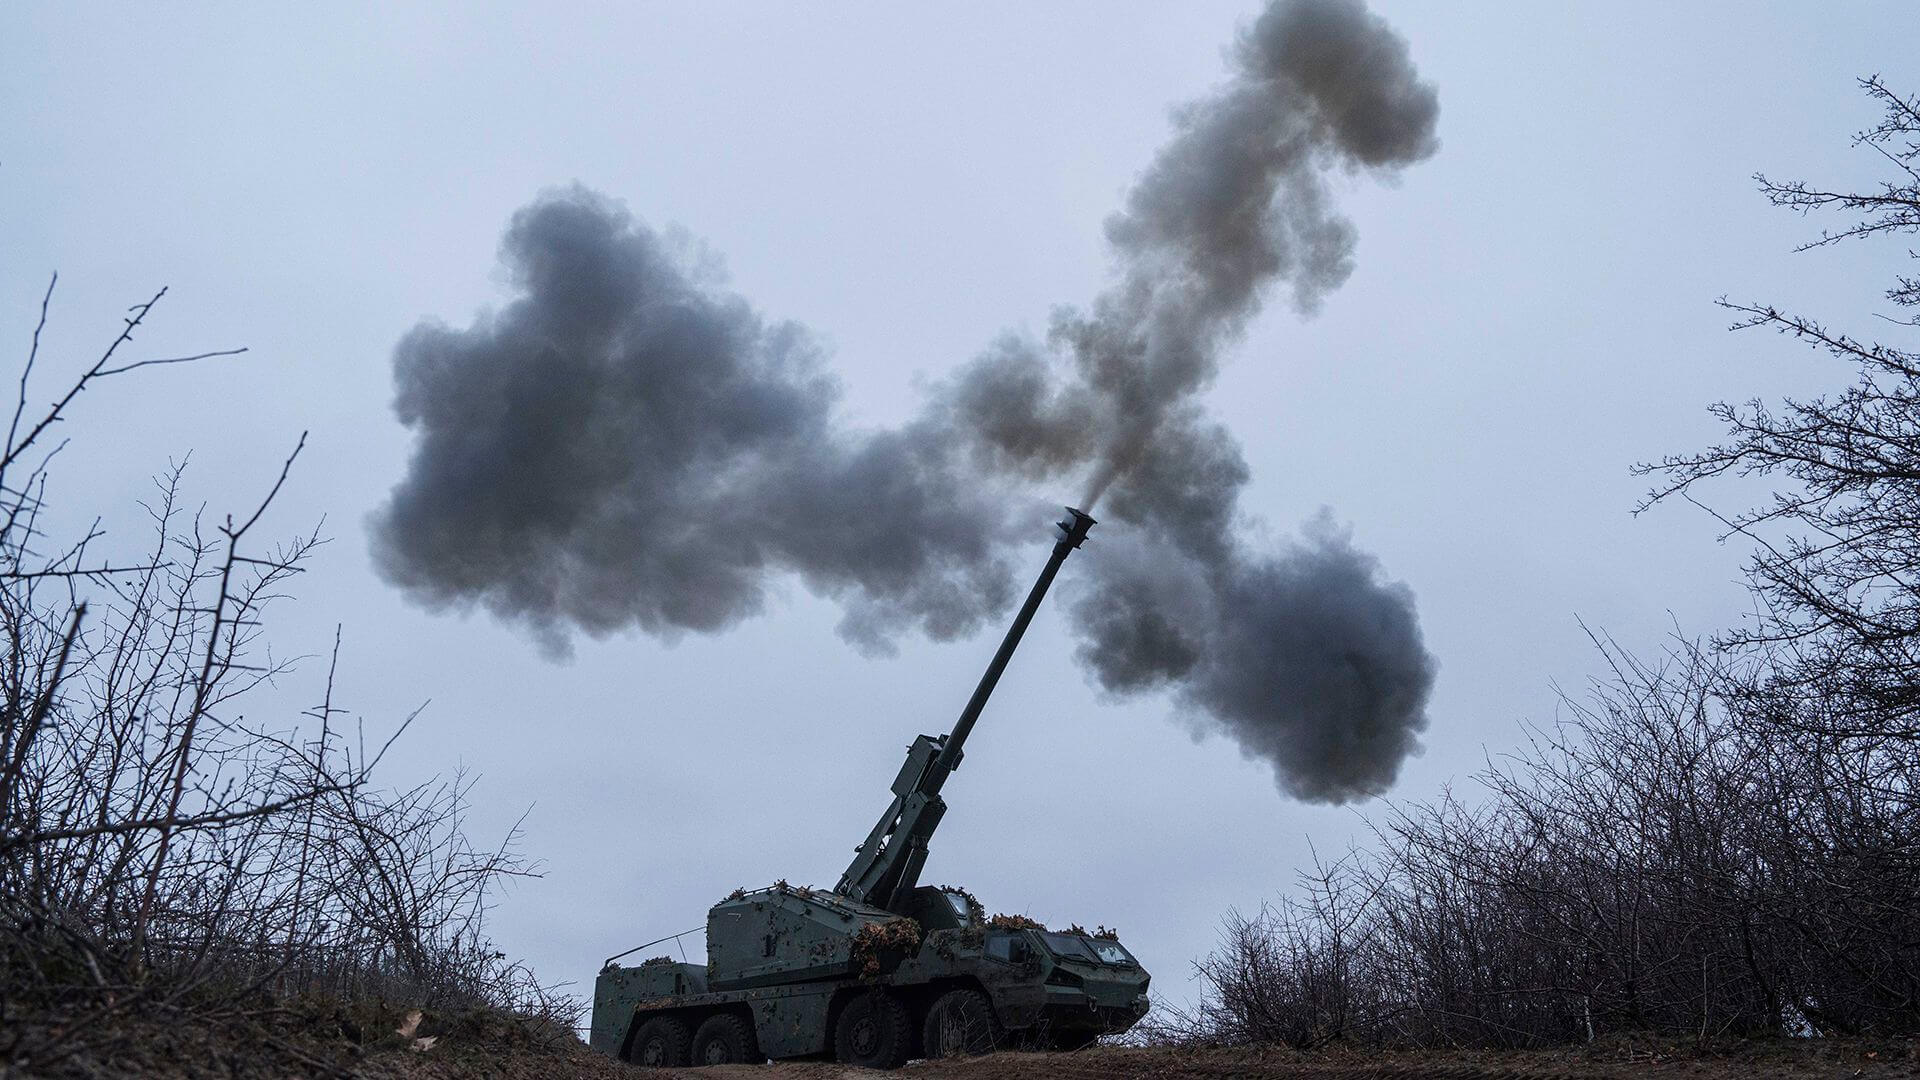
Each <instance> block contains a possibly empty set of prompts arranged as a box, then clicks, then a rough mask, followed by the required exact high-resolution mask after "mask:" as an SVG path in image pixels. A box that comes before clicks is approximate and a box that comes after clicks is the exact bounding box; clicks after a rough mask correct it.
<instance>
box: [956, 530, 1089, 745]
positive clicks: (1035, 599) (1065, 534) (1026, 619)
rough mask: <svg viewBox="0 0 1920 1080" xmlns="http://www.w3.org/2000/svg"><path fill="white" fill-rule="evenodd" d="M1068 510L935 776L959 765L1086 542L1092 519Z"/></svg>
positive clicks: (969, 703) (957, 727) (960, 721)
mask: <svg viewBox="0 0 1920 1080" xmlns="http://www.w3.org/2000/svg"><path fill="white" fill-rule="evenodd" d="M1066 511H1067V514H1068V517H1067V520H1065V521H1062V522H1059V523H1058V528H1059V529H1060V539H1059V540H1058V541H1057V542H1056V543H1055V544H1054V545H1053V554H1052V555H1051V556H1050V557H1048V559H1047V565H1046V566H1045V567H1043V568H1042V569H1041V571H1040V577H1039V580H1037V581H1035V582H1034V583H1033V588H1032V589H1031V590H1029V591H1028V593H1027V601H1026V603H1024V604H1021V605H1020V613H1019V614H1018V615H1015V616H1014V617H1013V625H1012V626H1009V627H1007V636H1006V637H1005V638H1002V639H1001V641H1000V649H999V651H998V652H996V653H994V654H993V661H992V662H991V663H989V664H988V665H987V670H986V672H985V673H984V674H982V675H981V676H980V684H979V685H978V686H975V687H974V688H973V696H972V697H970V698H968V699H967V707H966V708H964V709H962V710H960V719H958V720H956V721H954V724H953V731H952V732H951V733H949V734H948V735H947V737H946V738H945V739H943V740H942V741H941V749H940V758H939V766H940V767H939V768H938V769H936V770H935V775H936V776H939V777H941V778H942V779H944V778H945V776H946V774H947V773H949V772H952V771H953V769H954V768H956V767H957V766H958V765H959V764H960V747H961V744H963V743H965V742H966V741H967V733H968V732H970V731H972V730H973V725H974V722H975V721H977V720H979V719H980V711H981V710H982V709H985V708H986V707H987V699H988V698H990V697H992V696H993V688H994V687H995V686H997V685H999V683H1000V675H1001V673H1003V672H1005V671H1006V670H1007V661H1009V660H1011V659H1013V650H1015V649H1017V648H1019V647H1020V638H1021V636H1022V635H1024V634H1025V633H1026V632H1027V624H1028V623H1030V622H1032V621H1033V613H1034V612H1036V611H1038V610H1040V601H1041V600H1042V599H1044V598H1045V597H1046V595H1047V589H1048V588H1050V587H1051V586H1052V585H1053V578H1054V575H1055V574H1058V573H1059V572H1060V564H1061V563H1063V562H1066V561H1067V556H1068V555H1070V554H1072V553H1073V549H1075V548H1077V547H1079V546H1080V545H1081V543H1082V542H1084V541H1085V540H1086V538H1087V530H1089V529H1091V528H1093V526H1094V524H1095V522H1094V520H1093V517H1092V516H1091V515H1089V514H1087V513H1086V512H1085V511H1083V510H1076V509H1074V508H1073V507H1071V506H1069V507H1067V508H1066Z"/></svg>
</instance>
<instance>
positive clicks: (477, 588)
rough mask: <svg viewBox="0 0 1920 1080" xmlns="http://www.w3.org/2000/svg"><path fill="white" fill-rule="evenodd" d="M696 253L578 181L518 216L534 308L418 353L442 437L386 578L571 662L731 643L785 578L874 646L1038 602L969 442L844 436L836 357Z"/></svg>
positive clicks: (399, 352)
mask: <svg viewBox="0 0 1920 1080" xmlns="http://www.w3.org/2000/svg"><path fill="white" fill-rule="evenodd" d="M681 246H682V247H685V245H681ZM697 254H698V253H697V252H692V251H687V250H676V249H675V245H673V244H671V243H669V242H668V241H666V240H665V239H663V238H662V237H661V236H659V235H658V234H656V233H654V232H652V231H651V230H648V229H647V228H645V227H644V226H642V225H640V224H639V223H637V222H635V221H634V220H633V219H632V218H631V217H630V216H629V215H628V214H627V212H626V211H625V210H623V209H621V208H620V207H619V206H618V205H616V204H614V203H613V202H611V201H610V200H607V199H605V198H603V197H601V196H599V195H596V194H594V193H592V192H590V191H587V190H585V189H583V188H579V187H575V188H572V189H569V190H565V191H560V192H556V193H551V194H549V195H547V196H544V197H543V198H541V199H540V200H538V201H537V202H535V203H534V204H533V205H531V206H529V207H527V208H525V209H523V210H521V211H520V212H519V213H517V214H515V215H514V218H513V222H512V224H511V225H510V226H509V227H508V229H507V234H506V238H505V240H504V241H503V242H502V244H501V257H502V260H503V262H504V263H505V265H506V269H507V271H508V275H509V279H510V281H511V283H512V286H513V288H514V289H515V290H516V291H517V292H518V293H519V297H518V299H516V300H514V301H513V302H512V303H511V304H509V305H507V307H506V308H505V309H504V310H502V311H500V312H498V313H495V314H491V315H487V316H483V317H482V318H480V319H479V320H477V321H476V322H475V323H474V324H473V325H472V326H470V327H468V328H466V329H464V330H456V329H451V328H449V327H446V326H442V325H439V324H435V323H428V324H423V325H421V326H418V327H415V328H414V329H413V330H412V331H411V332H410V333H408V334H407V335H406V337H404V338H403V339H402V340H401V341H400V344H399V346H398V348H397V349H396V350H395V352H394V380H395V382H396V384H397V387H398V393H397V395H396V398H395V403H394V407H395V410H396V411H397V412H398V413H399V416H400V419H401V421H402V422H403V423H405V424H407V425H408V426H409V427H412V428H413V429H414V430H415V432H416V433H417V436H418V438H417V441H416V443H415V446H414V451H413V458H412V461H411V462H410V464H409V466H408V469H407V473H406V476H405V478H404V479H402V480H401V482H400V484H399V485H398V486H397V487H396V488H395V489H394V491H393V494H392V497H391V499H390V501H389V502H388V504H387V506H386V507H385V508H384V509H383V510H381V511H380V512H379V513H378V514H376V515H375V518H374V521H373V530H372V531H373V541H374V554H375V559H376V562H377V563H378V565H379V567H380V569H381V570H382V571H383V572H384V573H385V575H386V576H387V577H388V579H389V580H391V581H393V582H394V583H395V584H397V585H399V586H401V587H402V588H403V589H405V590H407V592H408V593H409V594H410V595H411V596H413V597H414V598H415V599H416V600H418V601H420V602H422V603H424V604H426V605H428V606H429V607H434V608H444V607H448V606H456V605H470V604H476V603H477V604H480V605H482V606H484V607H485V608H487V609H488V610H489V611H491V612H493V613H494V614H495V615H498V616H501V617H503V618H508V619H512V620H517V621H519V622H522V623H524V624H526V625H527V626H529V627H530V628H532V629H533V630H534V631H535V632H536V634H537V635H538V636H539V638H540V640H541V641H542V643H543V644H544V645H545V646H546V647H547V648H548V649H549V650H551V651H554V652H564V651H565V649H566V643H567V634H568V631H569V629H579V630H583V631H585V632H587V633H589V634H596V635H599V634H606V633H609V632H612V631H616V630H620V629H623V628H625V627H629V626H638V627H640V628H641V629H643V630H646V631H649V632H651V633H656V634H662V635H666V636H671V635H673V634H675V633H676V632H679V631H686V630H694V631H705V632H712V631H718V630H724V629H726V628H727V627H729V626H732V625H733V624H735V623H737V622H739V621H740V620H741V619H743V618H745V617H747V616H749V615H752V614H754V613H756V612H758V611H759V610H760V609H761V608H762V606H763V605H764V603H765V598H766V592H767V587H768V583H769V579H770V577H771V575H773V574H775V573H778V572H791V573H794V574H797V575H798V576H799V577H800V578H801V580H802V581H804V582H805V583H806V584H807V585H808V587H810V588H812V589H813V590H815V591H816V592H819V593H821V594H824V595H827V596H831V597H835V598H837V599H839V600H840V601H841V602H842V604H843V605H844V610H845V613H846V616H845V619H844V621H843V623H842V626H841V629H842V632H843V633H845V634H846V635H847V636H848V637H850V638H852V639H853V640H854V641H856V642H857V643H858V644H861V645H862V646H864V647H866V648H868V649H870V650H884V649H885V648H886V642H887V640H888V638H889V637H890V636H891V635H893V634H894V633H895V632H897V631H898V630H899V629H900V628H901V627H903V626H908V625H912V626H917V627H919V628H920V629H921V630H923V631H924V632H926V633H927V634H929V635H931V636H932V637H934V638H937V639H946V638H952V637H956V636H961V635H965V634H969V633H972V632H973V631H975V630H977V629H979V627H980V624H981V621H982V620H983V619H984V618H985V617H986V616H987V615H989V614H991V613H994V612H997V611H998V610H999V609H1000V608H1002V607H1004V606H1005V605H1006V603H1007V601H1008V599H1009V598H1010V597H1011V596H1012V594H1013V584H1012V578H1011V576H1010V572H1009V569H1008V566H1007V564H1006V561H1005V560H1004V559H1003V558H1002V557H1001V547H1002V541H1003V540H1004V529H1005V525H1004V520H1003V519H1004V514H1003V513H1002V512H1001V511H1000V510H999V508H998V507H997V505H996V504H995V503H993V502H991V501H989V500H988V499H987V498H986V496H985V494H983V492H982V491H981V489H980V488H979V487H978V486H977V485H975V484H973V483H971V481H970V478H968V477H965V476H963V475H961V473H960V472H959V471H958V470H957V469H956V467H955V464H954V461H953V458H954V457H955V455H954V453H953V449H952V447H951V445H950V441H949V439H948V438H947V436H946V435H945V433H944V432H935V431H932V430H930V429H929V428H928V427H927V426H926V425H910V426H908V427H906V428H903V429H901V430H898V431H888V432H882V433H879V434H875V435H869V436H864V437H862V436H857V435H855V434H852V433H848V432H845V431H841V430H838V429H836V427H835V425H834V424H833V422H832V411H833V406H834V403H835V400H836V398H837V396H838V390H837V388H836V385H835V383H834V381H833V379H832V378H831V377H830V376H829V375H828V374H827V373H826V372H825V371H824V369H823V367H822V363H821V356H820V350H819V348H818V346H817V345H816V344H815V342H814V341H813V339H812V337H811V336H810V335H809V334H808V333H807V331H806V330H805V329H803V328H801V327H800V326H798V325H796V324H793V323H768V322H767V321H766V320H764V319H762V318H761V317H760V316H759V315H758V314H756V313H755V312H754V310H753V309H752V308H751V307H750V306H749V305H748V304H747V303H746V301H744V300H742V299H741V298H740V297H738V296H735V295H732V294H730V293H728V292H726V291H725V290H724V289H723V288H721V287H720V285H719V284H718V283H717V282H716V281H714V280H712V278H711V272H710V271H708V272H705V273H703V272H702V271H701V269H700V266H701V260H699V259H698V258H697V257H696V256H697Z"/></svg>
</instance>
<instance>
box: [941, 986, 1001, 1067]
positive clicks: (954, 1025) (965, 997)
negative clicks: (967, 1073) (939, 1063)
mask: <svg viewBox="0 0 1920 1080" xmlns="http://www.w3.org/2000/svg"><path fill="white" fill-rule="evenodd" d="M1004 1035H1005V1031H1004V1030H1003V1029H1002V1028H1001V1027H1000V1021H999V1020H997V1019H996V1018H995V1017H994V1015H993V1003H992V1002H990V1001H988V1000H987V995H985V994H983V993H981V992H980V991H978V990H949V991H947V992H946V993H944V994H942V995H940V997H939V998H938V999H936V1000H935V1001H934V1003H933V1008H931V1009H928V1010H927V1022H926V1023H925V1024H924V1025H922V1026H921V1029H920V1045H921V1047H922V1051H923V1052H924V1053H925V1054H926V1056H927V1057H929V1058H943V1057H964V1056H971V1055H974V1054H991V1053H993V1052H994V1051H995V1050H997V1049H999V1047H1000V1043H1001V1040H1002V1036H1004Z"/></svg>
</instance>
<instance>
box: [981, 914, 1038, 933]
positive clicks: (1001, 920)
mask: <svg viewBox="0 0 1920 1080" xmlns="http://www.w3.org/2000/svg"><path fill="white" fill-rule="evenodd" d="M987 927H988V928H989V929H992V930H1045V929H1046V928H1047V924H1045V923H1043V922H1041V921H1040V920H1038V919H1029V918H1027V917H1026V916H1025V915H1004V914H1002V915H995V916H994V917H993V918H991V919H988V920H987Z"/></svg>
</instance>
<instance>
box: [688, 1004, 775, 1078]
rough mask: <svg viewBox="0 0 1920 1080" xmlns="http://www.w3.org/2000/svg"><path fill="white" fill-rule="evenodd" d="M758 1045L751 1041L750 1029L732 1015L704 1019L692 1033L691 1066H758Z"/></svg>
mask: <svg viewBox="0 0 1920 1080" xmlns="http://www.w3.org/2000/svg"><path fill="white" fill-rule="evenodd" d="M765 1060H766V1058H764V1057H762V1056H761V1055H760V1044H759V1043H758V1042H757V1041H756V1040H755V1039H754V1037H753V1025H752V1024H749V1023H747V1021H746V1020H745V1019H744V1018H742V1017H740V1016H739V1015H737V1014H734V1013H721V1014H720V1015H718V1016H709V1017H707V1022H706V1023H704V1024H701V1025H700V1030H699V1031H696V1032H694V1033H693V1064H694V1065H696V1066H698V1065H758V1064H760V1063H761V1062H762V1061H765Z"/></svg>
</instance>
